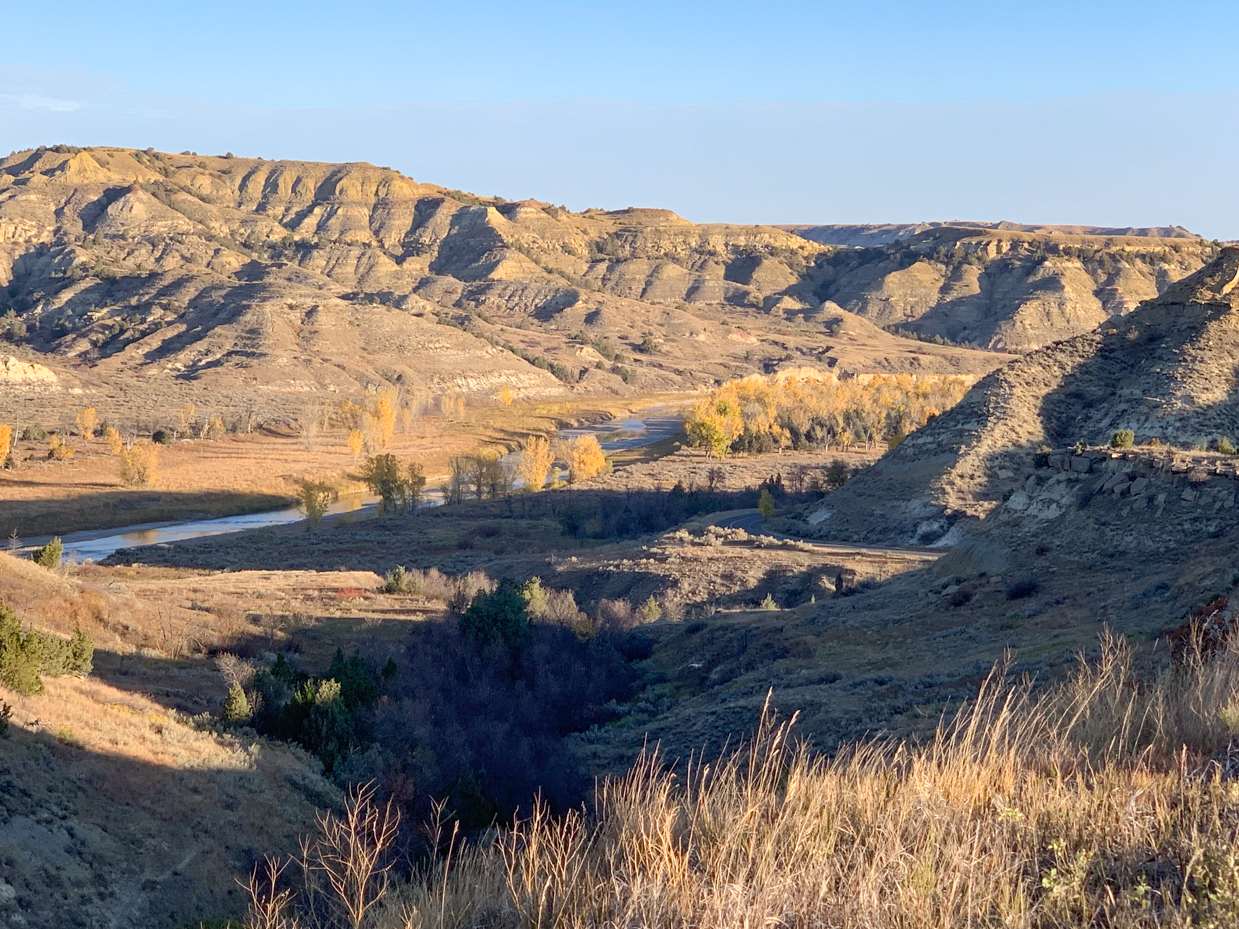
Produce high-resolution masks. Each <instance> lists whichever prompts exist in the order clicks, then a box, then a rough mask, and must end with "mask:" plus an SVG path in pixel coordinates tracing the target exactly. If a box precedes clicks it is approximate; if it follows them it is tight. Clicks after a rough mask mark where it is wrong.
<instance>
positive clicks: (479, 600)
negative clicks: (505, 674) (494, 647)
mask: <svg viewBox="0 0 1239 929" xmlns="http://www.w3.org/2000/svg"><path fill="white" fill-rule="evenodd" d="M525 607H526V603H525V598H524V597H523V596H522V595H521V589H520V586H519V585H518V584H517V583H516V582H515V581H513V580H511V579H508V578H505V579H504V580H502V581H500V582H499V586H498V587H497V588H495V590H494V592H490V593H488V592H487V591H479V592H478V593H477V594H475V595H474V597H473V602H472V603H470V604H469V608H468V609H467V610H465V612H464V615H462V616H461V617H460V631H461V633H462V634H463V635H464V637H465V638H466V639H468V640H469V641H470V642H472V643H473V644H474V645H476V646H478V647H484V646H486V645H488V644H489V643H490V642H492V641H494V640H495V639H498V640H500V641H502V642H503V644H504V645H506V646H507V647H508V648H509V649H512V650H516V649H519V648H520V647H521V646H522V645H524V644H525V642H526V640H527V639H528V638H529V617H528V616H527V615H526V613H525Z"/></svg>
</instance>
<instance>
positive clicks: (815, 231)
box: [778, 220, 1199, 248]
mask: <svg viewBox="0 0 1239 929" xmlns="http://www.w3.org/2000/svg"><path fill="white" fill-rule="evenodd" d="M944 227H948V228H956V229H993V230H996V231H1002V232H1033V233H1037V234H1040V235H1049V236H1137V237H1141V238H1146V237H1147V238H1155V239H1196V238H1199V236H1197V235H1195V234H1194V233H1192V232H1189V231H1188V230H1187V229H1184V228H1183V227H1182V226H1122V227H1118V226H1044V225H1030V224H1028V223H1012V222H1005V221H1004V222H997V223H986V222H967V221H964V220H950V221H947V222H930V223H834V224H827V225H821V226H815V225H788V226H779V227H778V228H779V229H785V230H787V231H788V232H794V233H796V235H798V236H803V237H804V238H806V239H808V240H809V241H810V242H821V243H822V244H823V245H849V246H852V247H853V248H867V247H872V246H876V245H890V244H891V243H892V242H897V241H900V240H902V239H909V238H912V237H913V236H915V235H918V234H920V233H922V232H926V231H928V230H930V229H941V228H944Z"/></svg>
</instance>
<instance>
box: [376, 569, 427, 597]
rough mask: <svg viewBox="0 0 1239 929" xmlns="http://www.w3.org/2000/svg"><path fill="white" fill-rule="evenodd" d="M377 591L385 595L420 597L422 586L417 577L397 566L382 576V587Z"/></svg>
mask: <svg viewBox="0 0 1239 929" xmlns="http://www.w3.org/2000/svg"><path fill="white" fill-rule="evenodd" d="M379 590H380V591H381V592H382V593H385V594H412V595H420V594H421V592H422V584H421V579H420V578H419V577H418V576H417V575H415V574H414V573H413V572H412V571H409V570H408V569H407V568H405V566H404V565H399V564H398V565H396V566H395V567H394V568H392V569H391V570H390V571H388V572H387V573H386V574H385V575H384V576H383V586H382V587H380V588H379Z"/></svg>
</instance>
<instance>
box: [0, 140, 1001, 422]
mask: <svg viewBox="0 0 1239 929" xmlns="http://www.w3.org/2000/svg"><path fill="white" fill-rule="evenodd" d="M829 251H830V250H829V249H826V248H825V247H823V246H820V245H817V244H815V243H812V242H809V241H807V240H806V239H803V238H800V237H798V236H795V235H792V234H790V233H787V232H783V231H781V230H778V229H774V228H771V227H764V226H724V225H708V226H702V225H694V224H693V223H689V222H687V221H685V220H683V219H681V218H680V217H678V216H676V215H675V214H673V213H670V212H668V211H665V210H637V209H629V210H622V211H618V212H603V211H600V210H590V211H586V212H584V213H571V212H569V211H567V210H565V209H562V208H559V207H555V206H552V205H550V204H544V203H539V202H535V201H523V202H519V203H511V202H507V201H504V200H503V199H501V198H497V197H496V198H479V197H474V196H472V195H469V194H465V193H462V192H460V191H451V190H445V189H443V188H441V187H438V186H435V185H433V184H422V183H418V182H416V181H414V180H412V179H410V178H407V177H404V176H402V175H401V174H399V173H397V172H395V171H392V170H389V169H387V168H378V167H374V166H373V165H368V164H344V165H330V164H314V163H307V162H270V161H263V160H261V159H243V158H232V157H221V158H216V157H200V156H197V155H191V154H183V155H168V154H162V153H158V152H154V151H134V150H127V149H116V148H93V149H86V150H81V149H75V148H71V147H68V146H57V147H56V148H55V149H39V150H35V151H28V152H20V153H16V154H14V155H11V156H10V157H8V158H6V159H4V160H2V161H0V284H3V285H5V287H6V288H7V289H5V290H0V318H3V322H0V330H2V331H3V332H4V333H5V334H7V336H8V338H9V339H10V341H12V342H14V343H15V345H16V346H17V350H15V354H18V355H19V356H20V357H21V360H22V361H24V362H33V363H39V364H42V365H44V366H46V367H48V368H49V369H50V370H51V371H52V372H53V374H55V375H56V377H57V378H58V379H59V383H60V384H61V385H62V386H65V387H69V388H76V389H80V390H84V391H87V392H93V393H95V394H99V395H101V396H102V395H105V394H106V395H108V396H110V397H114V396H117V395H121V396H125V397H130V398H133V397H145V398H152V399H154V400H155V402H164V401H165V400H166V399H167V398H165V397H163V396H162V395H159V396H153V395H155V394H158V392H160V391H163V392H165V393H167V394H169V395H170V396H171V398H172V399H176V397H178V396H183V398H184V399H195V400H199V401H200V405H202V406H204V407H205V406H206V405H207V395H208V394H209V396H210V398H213V399H212V400H211V403H212V405H218V403H219V402H221V401H220V400H219V398H227V402H228V403H229V404H231V405H232V406H235V407H248V408H253V407H255V406H257V407H260V408H268V409H270V408H274V409H279V408H281V407H286V408H287V407H292V408H295V407H296V405H297V404H299V403H303V402H304V400H305V397H307V396H321V395H323V394H327V395H335V396H353V395H356V394H357V393H359V392H360V391H362V390H364V389H365V388H368V387H373V386H379V385H383V384H397V385H400V386H401V387H404V388H407V389H409V390H411V391H429V392H455V393H465V394H473V395H484V396H493V395H494V394H495V393H497V392H498V391H500V390H501V389H503V388H504V387H507V388H510V389H512V391H513V392H514V393H515V394H516V395H517V396H525V397H545V396H554V395H558V394H564V393H567V392H569V391H577V392H580V391H584V392H595V393H618V394H622V393H625V392H632V391H637V390H640V391H643V392H654V391H659V390H669V389H683V388H693V387H698V386H703V385H710V384H713V383H714V381H715V380H716V379H719V378H725V377H730V376H734V375H736V374H746V373H751V372H752V371H753V370H754V369H757V370H775V369H777V368H778V367H779V366H780V365H784V364H789V363H790V364H793V365H796V366H803V365H815V366H824V367H839V368H840V369H842V370H847V369H848V368H849V367H855V366H854V365H853V364H852V360H851V359H850V358H849V357H848V356H847V354H846V352H839V351H836V350H835V346H834V344H833V341H832V338H831V336H830V333H829V332H827V331H826V330H825V328H824V327H823V326H821V325H820V324H818V322H817V319H816V316H817V313H818V308H819V306H820V304H821V301H820V300H817V299H816V298H815V297H814V296H813V294H812V291H813V286H814V285H813V283H812V282H813V279H814V275H815V274H816V273H817V271H816V270H815V269H817V268H818V266H819V262H820V259H821V258H822V257H823V256H824V255H826V254H827V253H828V252H829ZM889 352H891V353H893V357H887V358H886V359H885V363H886V366H887V367H894V368H897V369H900V370H929V371H939V372H973V373H981V372H984V371H987V370H990V369H992V368H993V367H994V366H995V365H997V364H999V363H1001V362H1002V361H1003V360H1004V359H1003V358H1002V357H1001V356H997V355H992V354H983V353H977V352H968V351H961V350H958V349H954V348H950V347H943V346H932V347H927V346H920V345H917V344H916V343H915V342H910V341H908V340H893V341H891V342H890V343H889ZM8 393H9V395H10V396H11V395H12V394H13V393H14V391H12V390H10V391H9V392H8ZM45 395H46V391H44V392H43V394H40V393H39V392H38V391H31V390H26V391H25V392H24V393H23V394H22V396H21V399H22V400H23V401H24V402H25V403H26V409H27V410H29V409H30V408H31V407H32V405H35V406H37V405H38V404H39V403H40V397H41V396H43V397H44V399H43V401H42V403H43V405H44V406H47V407H48V408H49V409H53V408H54V407H55V402H54V399H48V398H47V397H46V396H45ZM10 402H11V401H10ZM147 402H148V401H147V400H142V401H140V403H139V405H142V404H146V403H147Z"/></svg>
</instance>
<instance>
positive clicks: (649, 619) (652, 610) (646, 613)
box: [637, 596, 663, 623]
mask: <svg viewBox="0 0 1239 929" xmlns="http://www.w3.org/2000/svg"><path fill="white" fill-rule="evenodd" d="M662 615H663V608H662V607H661V606H659V605H658V601H657V600H655V599H654V598H653V597H652V596H651V597H650V598H649V599H648V600H646V601H645V602H644V603H643V604H641V606H639V607H637V616H638V618H640V620H641V622H642V623H656V622H658V620H660V619H661V618H662Z"/></svg>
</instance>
